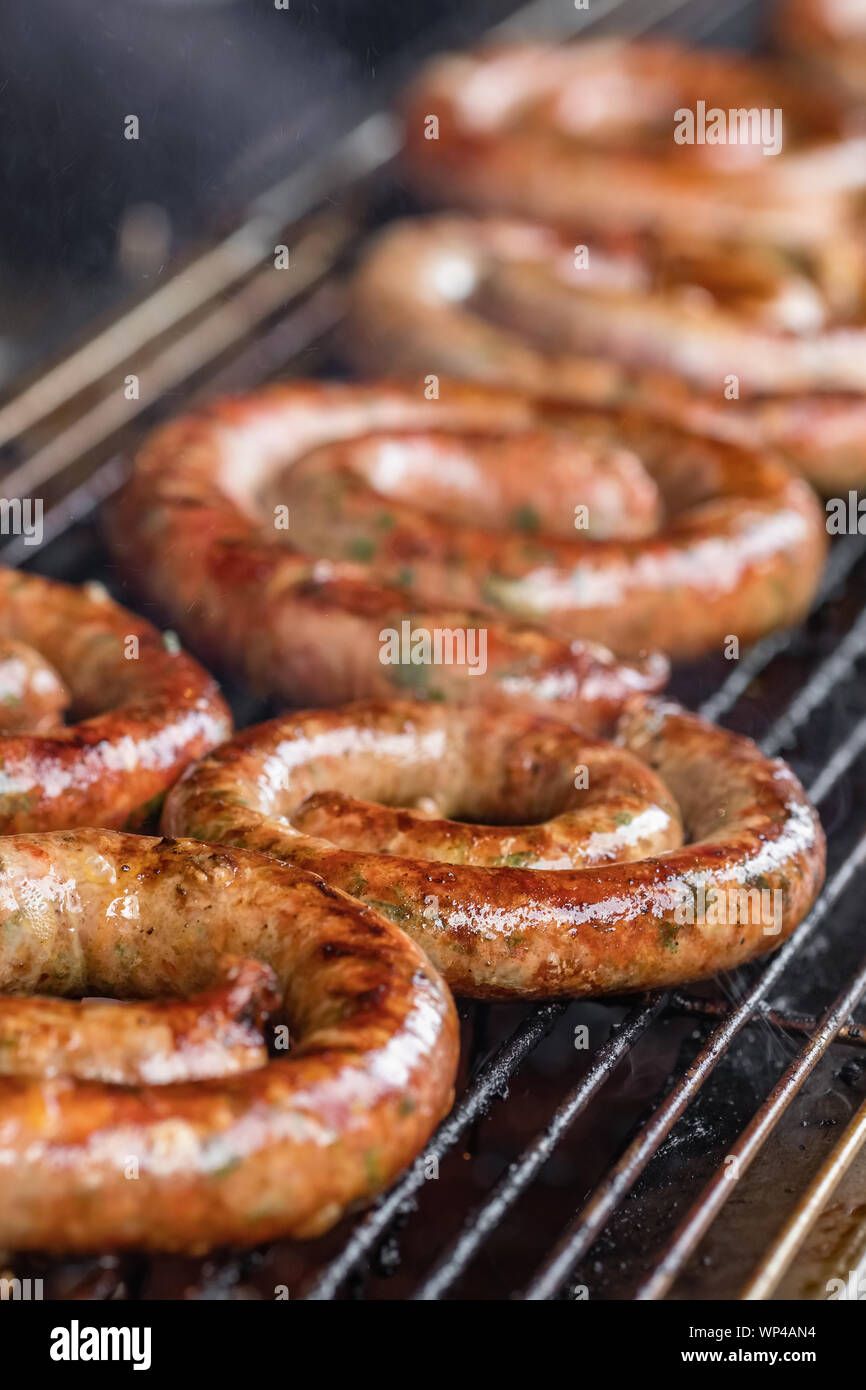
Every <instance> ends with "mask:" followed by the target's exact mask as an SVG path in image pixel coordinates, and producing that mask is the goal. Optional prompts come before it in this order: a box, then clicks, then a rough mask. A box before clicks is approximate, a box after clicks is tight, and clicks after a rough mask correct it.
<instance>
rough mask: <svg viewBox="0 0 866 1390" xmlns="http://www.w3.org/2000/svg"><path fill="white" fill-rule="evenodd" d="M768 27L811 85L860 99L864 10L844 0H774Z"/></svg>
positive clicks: (865, 47)
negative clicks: (772, 20)
mask: <svg viewBox="0 0 866 1390" xmlns="http://www.w3.org/2000/svg"><path fill="white" fill-rule="evenodd" d="M774 10H775V15H774V24H773V33H774V37H775V39H776V42H777V44H779V46H780V47H782V48H783V49H784V50H785V51H786V54H787V55H788V56H789V57H791V58H793V59H794V60H796V62H797V64H798V66H799V67H800V68H801V69H802V70H803V74H804V75H805V77H806V79H807V80H808V81H810V82H811V83H812V84H813V85H814V82H815V78H816V77H817V78H818V79H819V80H820V81H821V82H823V83H824V85H825V87H826V88H827V90H834V91H835V92H837V93H839V92H840V91H841V92H842V93H843V95H844V96H845V97H846V98H853V99H854V100H856V101H858V102H860V101H862V99H863V95H864V93H866V13H864V10H863V6H862V5H859V4H857V3H856V0H854V3H850V0H847V2H846V0H843V3H841V4H840V3H839V0H777V2H776V4H775V6H774Z"/></svg>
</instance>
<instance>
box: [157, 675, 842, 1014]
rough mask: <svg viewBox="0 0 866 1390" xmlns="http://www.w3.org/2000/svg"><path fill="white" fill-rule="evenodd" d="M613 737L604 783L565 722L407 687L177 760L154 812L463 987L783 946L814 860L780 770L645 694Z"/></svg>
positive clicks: (709, 970)
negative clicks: (339, 894)
mask: <svg viewBox="0 0 866 1390" xmlns="http://www.w3.org/2000/svg"><path fill="white" fill-rule="evenodd" d="M611 732H612V734H613V737H614V740H615V743H616V745H617V746H616V750H615V752H614V750H611V752H610V754H609V755H608V756H609V757H611V758H612V759H613V763H612V764H609V766H608V770H609V771H610V770H615V773H614V778H613V781H612V783H611V784H610V786H609V788H608V789H607V790H608V791H609V793H610V795H606V794H605V789H604V786H603V783H602V785H601V786H596V785H595V782H594V777H595V776H596V774H597V773H598V772H599V769H600V767H603V766H604V763H603V760H602V758H601V757H600V751H599V748H598V746H597V745H595V744H593V743H592V742H587V741H586V740H585V738H584V735H583V734H582V733H581V731H579V730H578V729H576V728H574V727H573V726H568V725H564V724H558V723H556V722H555V721H551V720H547V719H542V718H539V717H536V716H530V715H525V714H520V713H518V712H512V711H479V710H476V709H473V708H471V707H469V708H467V707H463V708H461V707H459V706H450V707H443V706H433V705H425V704H419V703H416V704H413V703H411V702H405V701H404V702H399V701H394V702H389V703H385V704H377V703H364V704H358V705H354V706H349V707H347V708H346V709H344V710H338V711H322V710H311V711H307V712H304V713H300V714H297V715H294V716H287V717H285V718H283V719H278V720H274V721H272V722H271V723H268V724H263V725H261V726H259V727H258V728H256V729H251V730H246V731H245V732H243V733H242V734H240V735H238V736H237V737H236V738H235V739H234V740H232V741H231V742H230V743H228V744H226V745H225V746H224V747H223V748H221V749H218V750H216V751H215V752H213V753H211V754H209V755H208V756H207V757H206V758H204V759H203V760H202V761H201V762H200V763H199V764H198V765H197V766H195V767H193V768H190V769H189V770H188V772H187V773H186V774H185V775H184V776H183V778H182V779H181V780H180V782H179V783H178V784H177V786H176V787H174V788H173V789H172V791H171V793H170V795H169V797H168V798H167V801H166V805H165V810H164V813H163V815H164V818H163V826H164V828H165V829H166V830H167V831H168V832H169V833H181V832H182V833H183V834H193V835H195V836H197V837H199V838H202V839H207V840H212V841H221V842H224V843H227V844H238V845H246V846H250V847H252V848H255V849H259V850H264V851H266V852H267V853H270V854H273V855H276V856H278V857H280V858H282V859H283V860H287V861H290V862H292V863H294V864H297V865H302V866H303V867H305V868H309V869H313V870H314V871H315V872H317V873H321V874H322V875H323V876H324V877H325V878H326V879H327V880H328V882H330V883H334V884H336V885H337V886H338V887H340V888H342V889H344V890H345V891H346V892H348V893H351V894H353V896H355V897H358V898H360V899H361V900H363V901H364V902H366V903H368V904H369V905H371V906H375V908H376V910H377V911H379V912H382V913H384V914H385V915H387V916H389V917H391V919H392V920H393V921H395V922H397V923H399V925H400V926H402V927H403V928H404V929H405V930H406V931H407V932H409V933H410V935H412V936H413V937H414V939H415V940H416V941H417V942H418V943H419V945H421V946H422V947H423V948H424V950H425V951H426V952H427V953H428V955H429V956H430V958H431V959H432V960H433V962H434V963H435V964H436V966H437V968H438V969H439V970H441V971H442V973H443V975H444V976H445V978H446V980H447V981H448V983H449V984H450V985H451V987H452V988H453V989H454V990H456V991H457V992H458V993H460V994H466V995H471V996H475V997H479V998H489V999H509V998H511V999H513V998H549V997H551V996H555V995H567V996H569V995H570V996H581V995H597V994H604V993H608V992H620V991H624V990H638V989H650V988H655V987H657V986H663V985H670V984H679V983H682V982H684V981H686V980H691V979H698V978H701V977H702V976H708V975H712V974H715V973H717V972H719V971H724V970H731V969H733V968H734V967H735V966H737V965H740V964H741V963H742V962H743V961H745V960H748V959H750V958H751V957H752V956H754V955H757V954H760V953H761V952H762V951H766V950H769V949H771V948H772V947H774V946H777V945H779V944H780V942H781V941H783V940H784V938H785V937H786V936H787V935H788V934H789V933H790V932H791V931H793V929H794V927H795V926H796V925H797V923H798V922H799V921H800V920H801V919H802V917H803V916H804V914H805V913H806V912H807V911H808V909H809V907H810V906H811V905H812V903H813V902H814V900H815V898H816V896H817V894H818V891H819V889H820V887H821V883H822V882H823V877H824V862H825V845H824V836H823V832H822V830H821V826H820V822H819V820H818V817H817V815H816V813H815V811H814V810H813V809H812V807H811V806H810V805H809V802H808V801H807V799H806V796H805V793H804V792H803V789H802V787H801V786H800V784H799V782H798V781H797V779H796V777H795V776H794V775H793V773H792V772H791V771H790V769H789V768H787V767H786V766H785V764H784V763H782V762H781V761H779V760H773V759H768V758H766V757H764V756H763V754H762V753H761V752H760V750H759V749H758V748H757V747H756V746H755V744H754V743H752V742H751V740H749V739H746V738H742V737H739V736H738V735H736V734H732V733H729V732H728V731H726V730H723V729H717V728H715V727H713V726H712V725H711V724H708V723H706V721H704V720H702V719H700V718H699V717H698V716H696V715H692V714H688V713H686V712H685V711H683V710H682V709H680V708H679V707H678V706H676V705H672V704H668V703H663V702H661V701H658V700H636V701H633V702H632V703H631V705H630V706H629V707H628V708H626V709H625V710H624V711H623V712H622V713H621V715H620V716H619V718H618V719H617V720H615V721H614V724H613V728H612V730H611ZM602 754H603V750H602ZM636 769H640V773H639V774H638V771H637V770H636ZM581 770H583V771H585V773H586V774H587V776H586V777H583V776H581V775H580V772H581ZM576 772H578V774H579V775H578V776H577V778H576V777H575V773H576ZM648 773H649V774H651V777H650V780H647V774H648ZM584 786H586V787H587V790H582V788H583V787H584ZM371 801H372V802H373V803H374V804H372V805H370V804H369V803H370V802H371ZM419 805H420V808H421V811H422V814H420V815H419V814H418V807H419ZM394 808H396V809H394ZM575 808H580V809H582V810H583V811H584V815H583V816H582V817H580V818H577V817H575V818H574V819H572V814H573V811H574V809H575ZM425 811H429V812H430V817H429V823H426V824H425V815H424V812H425ZM440 813H441V814H440ZM442 815H444V816H448V815H450V816H451V817H452V823H450V824H447V823H446V824H445V825H443V824H442V819H441V816H442ZM680 816H681V817H682V826H683V827H684V832H685V843H684V844H682V843H681V828H680ZM454 817H456V818H457V820H458V821H460V822H462V821H468V822H470V823H469V824H460V823H455V822H454V819H453V818H454ZM491 822H492V824H491ZM513 822H528V824H520V823H519V824H514V823H513ZM648 832H649V833H648Z"/></svg>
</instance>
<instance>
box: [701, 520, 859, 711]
mask: <svg viewBox="0 0 866 1390" xmlns="http://www.w3.org/2000/svg"><path fill="white" fill-rule="evenodd" d="M864 553H866V537H864V536H846V537H845V539H844V540H843V541H841V542H840V544H838V545H837V546H836V547H835V548H834V550H833V551H832V552H831V554H830V557H829V559H828V561H827V568H826V569H825V571H824V575H823V577H822V580H821V584H820V586H819V588H818V593H817V594H816V596H815V600H814V603H813V604H812V611H813V612H816V611H817V610H818V609H819V608H821V607H822V606H823V604H825V603H826V602H827V600H828V599H829V598H830V597H831V596H832V594H833V593H834V592H835V591H836V590H837V589H838V588H839V587H840V586H841V585H842V584H844V583H845V580H846V579H847V578H848V576H849V575H850V573H851V571H852V570H853V568H854V566H855V565H856V564H857V562H858V560H860V559H861V558H862V556H863V555H864ZM797 636H798V629H797V628H791V629H786V630H785V631H783V632H773V633H771V634H770V635H769V637H764V638H762V640H761V641H760V642H756V643H755V645H754V646H753V647H750V648H749V650H748V651H747V652H744V653H743V655H742V657H741V658H740V660H739V661H738V662H737V664H736V666H735V667H734V669H733V670H732V671H731V673H730V675H728V676H727V677H726V678H725V680H723V681H722V683H721V685H720V686H719V688H718V690H716V691H714V692H713V694H712V695H710V696H708V697H707V699H706V700H704V702H703V704H702V705H701V707H700V713H701V715H702V716H703V718H704V719H709V720H710V721H711V722H712V723H714V724H717V723H718V722H719V720H720V719H721V718H722V717H723V716H724V715H726V714H727V713H728V712H729V710H732V709H733V707H734V705H735V704H736V703H737V701H738V700H739V698H740V696H741V695H745V693H746V691H747V690H748V688H749V686H750V685H751V683H752V681H753V680H754V679H755V678H756V677H757V676H759V675H760V674H761V672H762V671H765V670H766V669H767V667H768V666H769V665H770V662H771V661H774V660H775V659H776V657H777V656H781V654H782V653H783V652H785V651H787V650H788V649H789V648H790V647H791V646H792V644H793V643H794V642H795V641H796V638H797Z"/></svg>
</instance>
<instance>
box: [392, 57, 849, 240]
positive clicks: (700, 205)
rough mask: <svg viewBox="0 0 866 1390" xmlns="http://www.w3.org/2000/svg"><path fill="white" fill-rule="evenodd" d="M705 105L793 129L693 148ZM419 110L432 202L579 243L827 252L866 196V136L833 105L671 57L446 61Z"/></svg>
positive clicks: (754, 71)
mask: <svg viewBox="0 0 866 1390" xmlns="http://www.w3.org/2000/svg"><path fill="white" fill-rule="evenodd" d="M699 102H701V103H703V104H704V105H703V108H702V109H703V110H704V111H706V112H707V114H708V115H709V114H710V113H711V112H713V111H716V110H721V111H722V112H723V113H724V118H725V120H727V119H728V113H729V112H731V111H734V112H735V113H737V118H739V115H738V113H740V112H743V113H744V115H745V116H746V118H747V119H749V118H748V112H749V111H755V112H758V113H760V112H761V111H762V110H768V111H769V112H771V113H774V112H775V111H777V110H778V111H781V112H782V117H781V128H778V127H777V130H776V132H775V134H774V132H773V130H768V131H767V132H766V134H765V132H764V131H763V129H762V130H761V131H759V132H757V131H755V130H753V129H752V128H751V126H750V127H749V129H748V130H747V131H746V132H745V137H746V138H743V137H742V136H741V135H740V132H739V127H738V132H737V138H736V139H734V138H731V134H730V132H728V131H727V130H726V131H725V134H726V135H727V137H728V138H726V139H724V140H721V141H719V140H718V139H716V138H713V139H706V138H704V139H702V138H701V136H702V135H704V131H703V128H701V130H700V131H698V130H697V129H695V130H694V132H692V139H688V138H687V137H688V136H689V130H688V127H687V125H686V124H685V120H686V119H687V118H685V117H683V116H682V114H681V113H684V112H690V113H692V116H693V117H694V118H695V119H698V115H697V113H698V103H699ZM405 110H406V165H407V169H408V172H409V174H410V176H411V177H412V179H413V181H414V182H415V184H416V185H417V186H418V188H419V190H420V191H421V192H422V193H423V194H431V193H432V194H434V195H435V196H436V197H437V198H439V199H441V200H442V201H445V202H448V203H450V204H451V205H455V204H456V205H459V206H463V207H469V208H472V209H473V210H477V211H496V212H504V213H509V214H516V215H518V216H527V217H530V218H536V219H538V220H539V221H541V222H549V223H553V224H555V225H559V226H561V227H566V228H572V227H574V226H576V225H577V226H581V227H584V228H586V229H587V230H590V231H592V230H615V231H622V230H627V231H646V230H653V231H660V232H663V233H665V232H673V233H674V234H676V235H680V234H682V233H688V234H690V235H694V236H698V237H703V238H707V239H709V240H710V241H715V240H718V239H719V238H720V237H721V238H724V237H729V236H733V237H738V238H743V239H747V240H753V241H757V242H764V243H773V244H790V245H803V244H815V242H819V241H823V240H825V239H826V238H827V237H828V236H832V235H834V234H835V232H836V231H837V229H838V227H839V225H840V222H843V221H845V220H847V218H848V216H849V215H850V212H851V205H850V203H849V202H848V199H849V198H850V196H851V192H852V190H855V189H859V188H862V187H863V184H864V182H866V160H864V149H866V145H864V139H863V136H862V133H860V132H859V130H858V129H857V124H856V121H855V120H854V119H853V118H852V117H851V116H849V114H848V113H847V112H846V110H845V108H844V106H841V105H840V104H838V103H837V102H836V101H835V100H834V99H833V97H832V96H828V95H826V94H819V93H816V92H814V91H809V90H806V89H804V87H803V85H802V84H800V83H797V82H792V81H788V80H786V79H785V78H784V77H782V76H780V75H779V74H777V73H776V72H775V71H774V70H773V69H772V68H771V67H769V66H767V65H762V64H759V63H755V62H753V61H750V60H749V59H745V58H743V57H741V56H736V57H735V56H732V55H728V54H723V53H719V52H709V51H700V50H698V51H696V50H693V49H685V48H681V47H678V46H676V45H675V44H671V43H664V44H662V43H646V42H644V43H624V42H600V43H582V44H576V45H570V46H567V47H549V46H544V45H533V44H519V45H512V46H504V47H499V48H493V49H490V50H487V51H483V52H479V53H470V54H460V55H446V56H445V57H440V58H437V59H435V60H434V61H433V63H432V64H431V65H430V66H429V67H428V68H427V69H426V70H425V71H423V72H422V73H421V75H420V77H419V78H418V79H417V80H416V81H415V83H413V85H412V87H411V90H410V91H409V93H408V95H407V98H406V102H405ZM678 134H680V138H679V139H678V138H677V135H678ZM714 136H715V132H714ZM777 137H778V138H777ZM764 149H770V150H772V154H771V155H770V157H765V154H764Z"/></svg>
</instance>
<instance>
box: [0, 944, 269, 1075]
mask: <svg viewBox="0 0 866 1390" xmlns="http://www.w3.org/2000/svg"><path fill="white" fill-rule="evenodd" d="M224 972H225V975H224V978H220V980H219V981H218V983H217V984H215V985H214V986H213V987H212V988H211V989H209V990H207V991H205V992H204V993H201V994H198V995H196V996H195V997H194V998H192V999H180V1000H179V999H159V1000H156V1001H150V1000H148V1001H136V1002H135V1003H130V1002H124V1003H123V1004H121V1003H120V1002H119V1001H118V1000H114V999H80V1000H72V999H51V998H48V997H46V996H39V997H33V996H29V997H27V998H22V997H20V996H18V995H14V994H2V995H0V1075H3V1076H42V1077H49V1076H67V1077H72V1078H74V1079H75V1080H78V1081H106V1082H110V1083H111V1085H113V1086H135V1085H138V1084H144V1083H147V1082H155V1083H157V1084H160V1085H164V1084H165V1083H166V1082H170V1081H171V1082H177V1081H199V1080H202V1079H203V1078H204V1077H208V1076H227V1075H228V1074H229V1073H231V1072H238V1071H250V1070H252V1069H253V1068H254V1067H261V1066H264V1065H265V1063H266V1061H267V1048H266V1046H265V1041H264V1037H263V1034H262V1027H263V1024H264V1020H265V1016H266V1015H267V1014H268V1013H269V1012H271V1011H273V1010H275V1009H276V1008H277V1006H278V1004H279V996H278V995H277V993H276V991H275V988H274V985H275V980H274V975H273V971H272V970H269V968H268V967H267V966H266V965H262V964H261V962H260V961H256V960H244V961H234V962H232V961H230V960H229V961H227V962H226V963H225V966H224ZM221 974H222V968H221Z"/></svg>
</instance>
